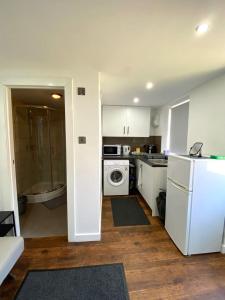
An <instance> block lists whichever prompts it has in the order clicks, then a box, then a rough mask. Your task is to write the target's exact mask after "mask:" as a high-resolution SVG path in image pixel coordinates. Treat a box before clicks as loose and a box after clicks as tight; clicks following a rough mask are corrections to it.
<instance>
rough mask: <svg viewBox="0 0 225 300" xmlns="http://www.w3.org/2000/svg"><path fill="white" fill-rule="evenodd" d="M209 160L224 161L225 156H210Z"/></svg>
mask: <svg viewBox="0 0 225 300" xmlns="http://www.w3.org/2000/svg"><path fill="white" fill-rule="evenodd" d="M210 158H213V159H225V156H223V155H210Z"/></svg>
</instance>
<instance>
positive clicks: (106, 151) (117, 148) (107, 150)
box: [103, 145, 121, 155]
mask: <svg viewBox="0 0 225 300" xmlns="http://www.w3.org/2000/svg"><path fill="white" fill-rule="evenodd" d="M103 155H121V145H104V146H103Z"/></svg>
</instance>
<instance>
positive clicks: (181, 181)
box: [167, 156, 194, 191]
mask: <svg viewBox="0 0 225 300" xmlns="http://www.w3.org/2000/svg"><path fill="white" fill-rule="evenodd" d="M193 163H194V162H193V161H192V160H190V159H184V158H183V157H180V156H169V159H168V170H167V177H168V178H170V179H171V180H172V181H174V182H176V183H177V184H178V185H180V186H183V187H184V188H185V189H187V190H189V191H192V174H193Z"/></svg>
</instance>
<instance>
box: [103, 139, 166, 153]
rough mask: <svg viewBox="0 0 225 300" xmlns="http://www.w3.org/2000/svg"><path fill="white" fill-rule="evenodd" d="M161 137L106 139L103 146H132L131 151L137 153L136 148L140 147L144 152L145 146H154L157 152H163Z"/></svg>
mask: <svg viewBox="0 0 225 300" xmlns="http://www.w3.org/2000/svg"><path fill="white" fill-rule="evenodd" d="M161 138H162V137H161V136H150V137H146V138H145V137H108V136H107V137H106V136H104V137H103V138H102V144H103V145H114V144H119V145H130V146H131V151H135V149H136V147H140V148H141V151H144V145H146V144H154V145H156V148H157V152H158V153H160V152H161Z"/></svg>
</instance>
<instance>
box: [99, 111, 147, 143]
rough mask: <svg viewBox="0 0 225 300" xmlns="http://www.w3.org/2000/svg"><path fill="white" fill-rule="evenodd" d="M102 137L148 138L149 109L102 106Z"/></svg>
mask: <svg viewBox="0 0 225 300" xmlns="http://www.w3.org/2000/svg"><path fill="white" fill-rule="evenodd" d="M102 120H103V124H102V129H103V136H130V137H149V136H150V107H131V106H103V110H102Z"/></svg>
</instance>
